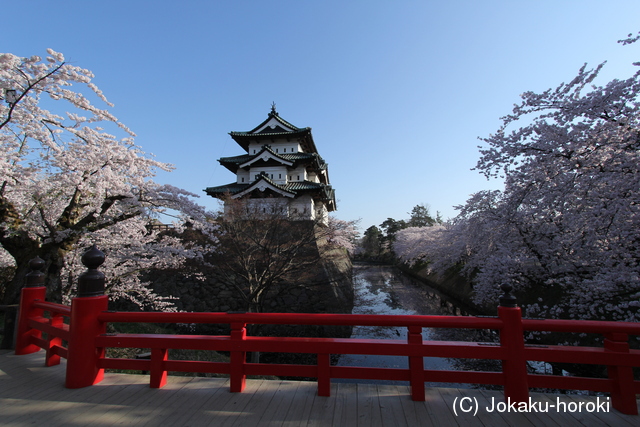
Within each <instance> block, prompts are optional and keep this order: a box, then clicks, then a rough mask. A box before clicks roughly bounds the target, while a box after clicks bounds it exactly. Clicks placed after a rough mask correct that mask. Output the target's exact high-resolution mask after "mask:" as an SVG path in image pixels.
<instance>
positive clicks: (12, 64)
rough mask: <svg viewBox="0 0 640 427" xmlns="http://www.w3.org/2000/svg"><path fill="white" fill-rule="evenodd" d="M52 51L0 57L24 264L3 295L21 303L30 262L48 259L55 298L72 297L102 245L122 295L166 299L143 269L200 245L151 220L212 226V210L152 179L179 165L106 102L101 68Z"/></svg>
mask: <svg viewBox="0 0 640 427" xmlns="http://www.w3.org/2000/svg"><path fill="white" fill-rule="evenodd" d="M47 52H48V56H47V57H45V58H41V57H38V56H32V57H30V58H21V57H18V56H15V55H13V54H10V53H5V54H0V90H2V92H3V95H4V102H2V103H1V105H0V152H1V154H0V244H1V245H2V248H3V249H4V250H5V251H6V252H7V253H8V254H9V255H10V260H11V259H12V260H13V262H15V265H16V274H15V277H14V279H13V281H12V282H11V283H7V284H5V286H4V287H3V288H2V289H0V291H1V292H0V298H2V299H3V300H4V301H5V302H12V301H15V299H16V297H17V292H18V290H19V288H20V286H21V284H22V280H23V279H22V278H23V276H24V274H25V269H26V268H27V263H28V261H29V259H31V258H33V257H35V256H40V257H41V258H43V259H44V260H45V263H46V265H45V269H46V273H47V281H46V284H47V287H48V291H49V293H50V295H49V296H50V297H52V298H53V299H55V300H61V299H63V298H64V297H66V296H68V295H69V294H70V292H71V289H72V287H73V283H75V277H76V276H77V274H78V272H79V270H80V268H81V265H80V263H79V258H80V255H81V252H82V250H83V249H84V248H86V247H88V246H89V245H90V244H92V243H97V244H98V245H99V247H100V248H101V249H102V250H104V251H105V252H106V254H107V264H105V273H107V276H108V277H109V279H111V280H110V283H111V286H112V289H111V294H112V296H113V297H115V298H118V297H122V298H128V299H131V300H133V301H136V302H138V303H140V304H143V305H144V304H149V303H150V304H160V306H162V305H163V304H162V303H161V299H160V298H159V297H157V296H156V295H154V294H153V293H152V292H151V291H149V289H148V288H147V287H146V286H145V284H144V283H142V282H141V281H140V280H139V274H138V273H139V272H140V271H141V270H143V269H144V268H146V267H148V266H150V265H154V266H155V267H162V266H172V265H177V264H179V263H180V262H181V261H182V260H184V259H185V257H193V256H198V254H199V251H198V248H195V247H191V248H187V247H185V246H184V245H183V244H182V243H181V242H180V241H179V239H177V238H176V237H172V236H169V235H162V234H161V233H160V232H159V231H158V230H155V229H154V228H153V227H150V224H151V222H152V220H153V219H154V218H156V217H157V215H158V214H160V213H172V214H174V215H176V216H178V217H180V221H178V222H176V224H175V225H176V227H178V231H179V228H180V227H181V226H183V225H184V224H185V221H188V222H189V224H190V226H192V227H197V228H199V229H201V230H204V231H205V232H206V230H208V229H209V228H210V227H211V225H210V224H209V223H208V221H207V218H206V213H205V212H204V210H203V209H202V208H201V207H199V206H198V205H196V204H195V203H193V202H192V201H191V197H192V196H195V195H193V194H190V193H188V192H186V191H184V190H181V189H178V188H175V187H173V186H170V185H160V184H158V183H155V182H154V181H153V180H151V178H152V177H153V176H154V174H155V171H156V170H158V169H160V170H165V171H169V170H171V169H172V166H171V165H169V164H166V163H162V162H159V161H156V160H154V159H152V158H151V157H150V156H148V155H146V154H145V153H144V152H143V151H142V150H141V149H140V148H139V147H137V146H135V145H134V140H133V137H134V134H133V132H132V131H131V130H130V129H129V128H127V127H126V126H125V125H124V124H122V123H121V122H120V121H118V119H117V118H116V117H115V116H113V115H112V114H111V113H110V112H109V111H108V110H107V109H106V107H112V104H110V103H109V102H108V101H107V98H106V97H105V96H104V94H103V93H102V92H101V91H100V89H99V88H98V87H97V86H96V85H95V84H94V83H93V82H92V78H93V77H94V76H93V74H92V73H91V72H90V71H89V70H86V69H83V68H80V67H77V66H74V65H71V64H68V63H67V62H65V59H64V56H63V55H62V54H61V53H58V52H55V51H53V50H51V49H49V50H48V51H47ZM92 100H95V102H97V103H102V104H104V105H105V106H106V107H105V108H102V107H98V106H96V105H95V103H94V101H92ZM112 133H113V134H112ZM116 134H119V135H120V137H118V136H116ZM195 197H197V196H195ZM4 258H5V259H6V258H7V256H6V254H5V256H4Z"/></svg>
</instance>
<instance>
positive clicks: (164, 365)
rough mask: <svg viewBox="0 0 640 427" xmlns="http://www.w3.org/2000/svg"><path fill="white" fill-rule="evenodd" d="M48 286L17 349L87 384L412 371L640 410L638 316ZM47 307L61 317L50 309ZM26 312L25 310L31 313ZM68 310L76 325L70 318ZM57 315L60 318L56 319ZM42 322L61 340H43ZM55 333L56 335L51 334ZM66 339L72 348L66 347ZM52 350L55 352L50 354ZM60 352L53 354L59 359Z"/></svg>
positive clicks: (325, 383) (321, 378)
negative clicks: (433, 364) (496, 338)
mask: <svg viewBox="0 0 640 427" xmlns="http://www.w3.org/2000/svg"><path fill="white" fill-rule="evenodd" d="M43 289H44V288H42V289H41V288H25V289H24V290H23V300H22V301H21V320H20V325H21V328H23V329H21V330H22V332H21V336H22V337H23V339H20V337H19V345H18V346H17V348H16V353H18V354H25V353H26V352H27V351H26V350H27V349H33V347H34V346H35V347H36V348H37V349H39V348H48V352H47V364H51V362H50V361H49V358H50V357H53V356H56V355H59V356H62V357H67V358H68V363H67V386H68V387H72V388H75V387H84V386H87V385H91V384H95V383H97V382H99V381H100V380H101V379H102V375H103V372H104V369H108V368H111V369H133V370H145V371H149V372H150V385H151V386H152V387H162V386H163V385H164V383H165V382H166V375H167V372H169V371H185V372H207V373H221V374H229V375H230V384H231V386H230V388H231V391H236V392H239V391H242V390H243V388H244V384H245V379H246V376H247V375H284V376H303V377H315V378H317V379H318V393H319V394H320V395H329V393H330V383H331V379H332V378H349V379H387V380H397V381H409V382H410V385H411V390H412V398H413V399H414V400H423V399H424V383H425V382H451V383H477V384H498V385H503V386H504V387H505V398H509V399H511V401H516V402H521V401H526V400H527V399H528V390H529V387H545V388H560V389H581V390H593V391H603V392H608V393H611V397H612V405H613V406H614V407H615V408H617V409H618V410H620V411H621V412H624V413H628V414H634V413H637V405H636V400H635V394H636V393H640V381H635V380H634V377H633V371H632V368H633V367H640V350H632V349H629V345H628V336H629V335H640V324H637V323H626V322H601V321H578V320H538V319H522V318H521V312H520V309H519V308H517V307H502V306H501V307H499V310H498V314H499V316H498V317H463V316H418V315H414V316H395V315H350V314H307V313H304V314H298V313H295V314H292V313H259V314H258V313H130V312H111V311H106V306H107V297H106V296H104V295H99V296H89V297H78V298H74V299H73V303H72V305H71V307H69V306H63V305H60V304H53V303H47V302H44V301H43V300H42V299H43V297H44V291H43ZM44 311H48V312H49V313H50V316H51V319H52V320H53V319H56V320H55V322H53V323H48V322H51V321H52V320H51V321H50V320H49V319H45V318H44V317H43V312H44ZM23 313H24V320H23ZM63 317H69V318H70V327H67V326H66V325H65V324H64V323H62V318H63ZM58 319H59V320H58ZM117 322H124V323H165V324H167V323H182V324H190V323H211V324H228V325H230V327H231V332H230V334H229V335H223V336H208V335H167V334H106V333H105V331H106V325H107V324H108V323H117ZM249 324H288V325H332V326H335V325H351V326H394V327H406V328H407V330H408V336H407V339H406V340H380V339H351V338H310V337H309V338H301V337H258V336H247V325H249ZM425 327H430V328H458V329H491V330H496V331H499V332H500V338H501V339H500V343H477V342H450V341H423V339H422V329H423V328H425ZM527 331H549V332H572V333H594V334H600V335H602V336H603V337H604V346H603V347H585V346H580V347H576V346H561V345H548V346H540V345H527V344H526V343H525V342H524V338H523V336H524V333H525V332H527ZM42 332H45V333H46V334H47V335H50V336H53V337H54V340H55V339H59V340H66V341H68V342H69V346H68V350H66V349H64V348H63V347H62V346H61V344H60V343H54V344H51V342H53V341H47V340H43V339H42V337H41V334H42ZM47 342H49V343H47ZM110 347H115V348H117V347H130V348H150V349H151V359H150V360H133V359H115V358H107V357H105V354H104V349H105V348H110ZM63 349H64V350H63ZM170 349H202V350H215V351H226V352H230V361H229V362H227V363H221V362H201V361H183V360H180V361H178V360H170V359H169V358H168V350H170ZM247 352H280V353H287V352H289V353H308V354H316V355H317V364H316V365H311V366H303V365H290V364H289V365H286V364H261V363H247V361H246V353H247ZM50 353H51V356H50V355H49V354H50ZM332 354H371V355H396V356H405V357H407V358H408V360H409V367H408V368H406V369H398V368H394V369H391V368H368V367H340V366H331V364H330V355H332ZM424 357H450V358H471V359H494V360H501V361H502V371H501V372H469V371H449V370H431V369H424V366H423V358H424ZM51 360H55V359H51ZM527 361H544V362H557V363H585V364H599V365H605V366H607V369H608V373H609V377H608V378H581V377H558V376H552V375H537V374H529V373H527V371H526V362H527Z"/></svg>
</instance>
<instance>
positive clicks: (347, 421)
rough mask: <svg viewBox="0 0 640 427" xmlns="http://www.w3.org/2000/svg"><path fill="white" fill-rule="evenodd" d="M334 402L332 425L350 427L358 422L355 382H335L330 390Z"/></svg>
mask: <svg viewBox="0 0 640 427" xmlns="http://www.w3.org/2000/svg"><path fill="white" fill-rule="evenodd" d="M331 396H332V397H333V396H335V399H336V404H335V407H334V412H333V421H332V425H334V426H346V427H351V426H355V425H357V424H358V406H357V402H358V386H357V384H355V383H336V384H334V385H333V389H332V390H331Z"/></svg>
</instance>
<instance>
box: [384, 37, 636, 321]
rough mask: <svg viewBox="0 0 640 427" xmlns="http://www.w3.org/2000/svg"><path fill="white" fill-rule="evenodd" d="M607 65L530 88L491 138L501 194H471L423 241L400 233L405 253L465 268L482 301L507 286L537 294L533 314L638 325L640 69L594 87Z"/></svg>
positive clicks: (489, 159) (482, 165)
mask: <svg viewBox="0 0 640 427" xmlns="http://www.w3.org/2000/svg"><path fill="white" fill-rule="evenodd" d="M637 40H638V37H632V36H629V38H628V39H627V40H625V41H623V43H625V44H628V43H633V42H634V41H637ZM635 65H640V63H638V64H635ZM603 67H604V64H600V65H599V66H597V67H595V68H594V69H588V68H587V66H586V65H585V66H583V67H582V68H581V69H580V70H579V72H578V74H577V76H576V77H575V78H573V79H572V80H571V81H570V82H569V83H562V84H560V85H559V86H558V87H556V88H555V89H549V90H547V91H544V92H542V93H534V92H526V93H524V94H523V95H522V102H521V103H520V104H518V105H516V106H515V107H514V109H513V112H512V113H511V114H509V115H507V116H505V117H504V118H503V119H502V126H501V127H500V128H499V129H498V131H497V132H496V133H495V134H493V135H490V136H489V137H487V138H483V139H482V140H483V141H484V142H485V144H486V145H485V146H484V148H481V158H480V160H479V162H478V165H477V169H478V170H479V171H481V172H482V173H484V174H485V175H486V176H487V177H488V178H491V177H497V176H500V177H503V178H504V190H503V191H484V192H480V193H477V194H475V195H473V196H472V197H471V198H470V199H469V200H468V201H467V203H466V205H464V206H461V207H459V209H460V214H459V215H458V217H457V218H455V219H454V220H453V221H452V222H451V223H449V224H447V225H446V226H445V227H444V228H443V229H442V230H434V231H435V234H433V233H429V232H426V231H425V232H423V235H422V236H423V237H422V238H423V240H422V241H419V240H420V239H418V238H415V236H412V233H416V231H415V230H405V231H404V232H401V233H405V234H404V235H402V234H401V235H399V236H398V242H399V246H398V247H397V248H396V250H397V251H398V252H399V253H403V254H404V256H403V259H405V260H409V259H420V258H422V259H428V260H429V261H430V262H431V263H432V264H431V265H432V267H433V268H436V269H439V270H440V271H443V270H444V269H446V268H450V267H452V266H454V265H464V267H463V273H465V274H467V275H468V276H469V277H471V278H472V279H473V281H474V284H475V285H476V286H475V288H474V289H475V290H476V300H477V301H476V302H480V303H482V302H487V303H489V302H495V301H496V298H497V296H498V292H499V285H500V284H502V283H504V282H509V283H510V284H512V285H513V286H514V287H515V288H516V290H519V291H521V292H523V293H525V294H527V293H528V295H535V296H536V298H535V299H532V300H530V301H528V302H526V303H525V306H526V309H527V312H528V314H529V315H535V316H550V317H564V318H590V319H615V320H626V321H638V320H640V312H639V310H638V308H639V307H640V233H639V232H638V230H640V186H639V185H638V182H639V178H640V134H639V131H640V127H639V125H640V123H639V120H640V115H639V112H640V72H636V73H635V74H634V75H632V76H631V77H629V78H627V79H623V80H617V79H616V80H613V81H611V82H609V83H606V84H604V85H601V86H600V85H596V84H595V82H596V79H597V77H598V74H599V73H600V71H601V69H602V68H603ZM518 125H520V126H518ZM425 233H426V234H425ZM412 244H413V245H415V247H414V248H412V247H411V245H412Z"/></svg>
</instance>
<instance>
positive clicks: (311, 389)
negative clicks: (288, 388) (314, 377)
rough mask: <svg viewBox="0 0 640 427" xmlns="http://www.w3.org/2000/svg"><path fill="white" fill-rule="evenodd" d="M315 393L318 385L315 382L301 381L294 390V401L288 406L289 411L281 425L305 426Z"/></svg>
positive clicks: (290, 426) (289, 426)
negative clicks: (295, 390)
mask: <svg viewBox="0 0 640 427" xmlns="http://www.w3.org/2000/svg"><path fill="white" fill-rule="evenodd" d="M317 394H318V386H317V385H316V383H312V382H309V381H303V382H301V383H300V385H299V386H298V389H297V392H296V401H295V402H293V403H292V404H291V406H290V407H289V408H290V409H289V413H287V416H286V417H285V419H284V422H283V423H282V425H283V426H285V427H298V426H306V425H307V422H308V421H309V417H310V414H311V408H312V407H313V402H314V400H315V399H316V397H317Z"/></svg>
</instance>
